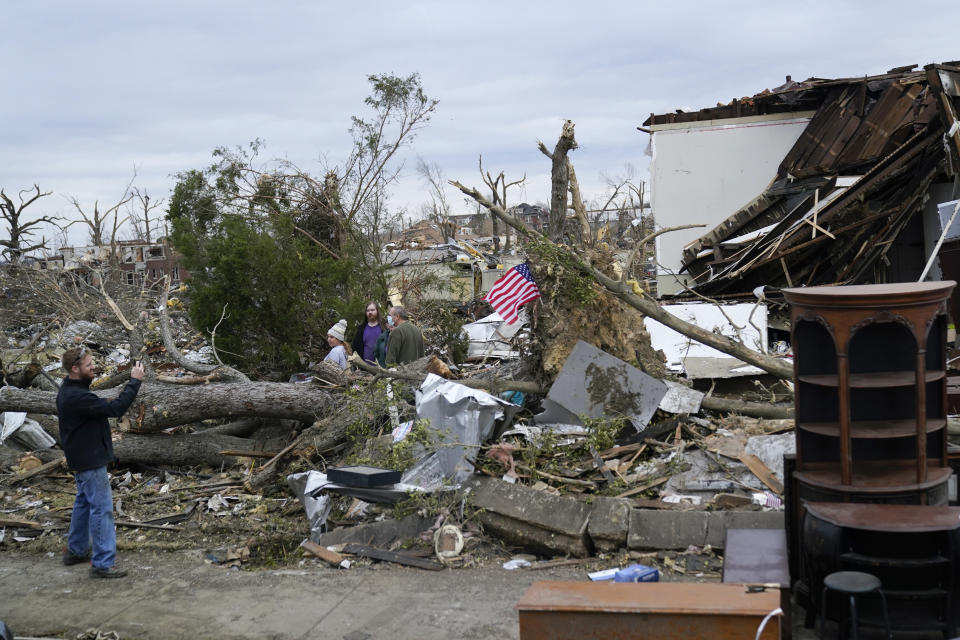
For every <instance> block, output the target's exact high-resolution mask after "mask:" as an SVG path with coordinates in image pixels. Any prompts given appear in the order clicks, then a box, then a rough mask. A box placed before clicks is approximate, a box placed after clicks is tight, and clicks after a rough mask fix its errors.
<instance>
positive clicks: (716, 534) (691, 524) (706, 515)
mask: <svg viewBox="0 0 960 640" xmlns="http://www.w3.org/2000/svg"><path fill="white" fill-rule="evenodd" d="M728 528H729V529H779V528H783V512H782V511H660V510H655V509H634V510H633V511H632V513H631V514H630V532H629V534H628V535H627V546H628V547H629V548H630V549H686V548H687V547H689V546H690V545H695V546H698V547H699V546H703V545H705V544H709V545H711V546H713V547H717V548H723V545H724V544H725V540H726V535H727V529H728Z"/></svg>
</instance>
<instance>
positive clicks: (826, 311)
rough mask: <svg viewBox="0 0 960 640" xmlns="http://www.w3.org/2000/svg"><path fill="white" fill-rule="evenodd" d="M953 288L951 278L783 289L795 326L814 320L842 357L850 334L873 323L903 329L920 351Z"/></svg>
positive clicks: (942, 311) (953, 283)
mask: <svg viewBox="0 0 960 640" xmlns="http://www.w3.org/2000/svg"><path fill="white" fill-rule="evenodd" d="M956 284H957V283H956V282H954V281H953V280H944V281H942V282H899V283H895V284H859V285H851V286H842V287H802V288H792V289H783V290H782V291H783V296H784V298H786V300H787V302H789V303H790V304H791V305H792V307H793V310H792V315H793V320H794V322H797V321H799V320H816V319H819V320H820V321H821V322H822V323H823V324H824V327H825V328H826V329H827V331H828V332H829V333H830V334H832V336H833V338H834V343H835V345H836V349H837V352H838V353H837V355H842V356H845V355H846V351H847V349H848V348H849V342H850V337H851V335H852V334H853V333H856V332H857V331H858V330H859V329H860V328H862V327H863V326H865V325H867V324H871V323H873V322H900V323H903V324H905V325H907V326H908V327H910V330H911V331H912V333H913V334H914V337H915V339H916V342H917V346H918V348H921V349H925V346H926V339H927V332H928V330H929V328H930V325H931V323H932V322H933V320H934V318H935V317H936V316H937V315H939V314H940V313H946V301H947V298H949V297H950V292H951V291H953V288H954V287H955V286H956Z"/></svg>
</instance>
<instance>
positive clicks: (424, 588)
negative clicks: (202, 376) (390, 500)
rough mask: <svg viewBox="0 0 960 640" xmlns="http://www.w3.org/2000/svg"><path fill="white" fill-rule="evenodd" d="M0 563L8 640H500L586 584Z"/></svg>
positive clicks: (302, 570) (524, 575) (314, 568)
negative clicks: (550, 594)
mask: <svg viewBox="0 0 960 640" xmlns="http://www.w3.org/2000/svg"><path fill="white" fill-rule="evenodd" d="M2 553H3V555H2V556H0V557H2V561H0V620H3V621H5V622H6V623H7V625H8V626H9V627H10V628H11V629H12V630H13V631H14V633H15V634H16V635H17V637H54V638H75V637H76V636H77V634H79V633H81V632H83V631H86V630H87V629H90V628H98V629H100V630H101V631H116V632H117V633H119V635H120V637H121V638H122V639H123V640H181V639H182V640H186V639H188V638H189V639H190V640H197V639H203V638H217V639H224V640H226V639H247V638H257V639H258V640H262V639H264V638H269V639H271V640H295V639H300V638H325V639H326V638H334V639H341V638H342V639H343V640H367V639H372V638H391V639H399V640H403V639H406V638H410V639H414V638H415V639H417V640H433V639H437V640H440V639H443V640H447V639H448V638H464V639H471V638H495V639H496V640H510V639H512V638H518V635H519V627H518V624H517V614H516V611H515V610H514V605H515V604H516V602H517V600H519V599H520V596H521V595H522V594H523V592H524V591H526V589H527V588H528V587H529V586H530V585H531V584H532V583H533V582H535V581H537V580H586V575H585V570H584V569H581V568H577V567H565V568H555V569H550V570H545V571H505V570H503V569H501V568H500V567H499V566H495V567H489V568H483V569H457V570H450V571H443V572H434V571H422V570H418V569H409V568H405V567H397V566H393V565H372V566H368V567H359V566H355V567H353V568H351V569H349V570H336V569H331V568H329V567H327V566H326V565H323V564H322V563H319V561H315V560H307V561H305V562H304V563H303V564H302V565H301V566H298V567H294V568H288V569H283V570H260V571H235V570H229V569H225V568H223V567H219V566H215V565H209V564H204V563H203V560H202V556H201V554H200V553H199V552H179V553H165V554H157V553H146V552H144V553H129V552H128V553H122V554H121V559H122V562H123V566H124V567H126V568H127V569H129V570H130V575H129V576H128V577H126V578H124V579H120V580H99V579H92V578H90V577H88V574H87V571H88V566H87V565H78V566H75V567H64V566H63V565H62V564H60V558H59V556H56V557H50V556H49V555H46V554H44V555H18V554H11V553H10V552H2ZM795 619H796V618H795ZM796 631H801V630H799V629H796ZM813 637H815V636H813V635H812V634H811V633H810V632H809V631H806V630H803V631H801V632H800V633H796V634H795V635H794V638H813Z"/></svg>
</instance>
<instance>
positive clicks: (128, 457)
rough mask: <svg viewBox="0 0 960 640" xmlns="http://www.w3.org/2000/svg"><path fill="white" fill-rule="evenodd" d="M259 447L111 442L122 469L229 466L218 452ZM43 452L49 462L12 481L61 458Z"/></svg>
mask: <svg viewBox="0 0 960 640" xmlns="http://www.w3.org/2000/svg"><path fill="white" fill-rule="evenodd" d="M262 447H263V443H260V442H257V441H255V440H249V439H247V438H236V437H233V436H225V435H220V434H194V433H177V434H168V433H150V434H143V433H126V434H124V435H123V438H121V439H120V440H117V441H115V442H114V443H113V453H114V456H115V457H116V459H117V464H119V465H124V466H128V465H147V466H151V467H153V466H157V465H164V466H173V467H196V466H208V467H230V466H233V465H234V464H236V463H237V460H238V458H237V457H235V456H228V455H223V454H222V453H221V452H222V451H226V450H229V449H243V450H245V451H256V450H258V449H262ZM37 453H39V452H34V455H36V454H37ZM44 453H47V454H48V455H46V456H44V458H50V459H51V460H50V461H48V462H47V463H46V464H44V466H43V467H42V468H38V470H35V471H36V472H35V473H30V472H28V473H25V474H21V475H20V476H16V477H14V479H13V481H16V482H19V481H21V480H26V479H28V478H31V477H33V476H35V475H39V474H41V473H43V472H44V471H45V470H47V469H51V468H53V466H54V465H53V463H54V462H55V461H58V460H62V459H63V451H59V450H53V449H46V450H44ZM0 459H2V460H3V461H4V462H5V463H7V464H10V462H9V460H7V459H6V458H4V457H3V456H0ZM41 459H43V458H41ZM13 462H15V460H14V461H13ZM44 468H46V469H44ZM39 469H43V471H41V470H39Z"/></svg>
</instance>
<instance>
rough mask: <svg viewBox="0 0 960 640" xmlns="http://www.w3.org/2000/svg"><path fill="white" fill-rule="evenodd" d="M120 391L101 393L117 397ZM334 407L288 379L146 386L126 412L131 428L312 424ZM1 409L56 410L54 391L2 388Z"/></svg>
mask: <svg viewBox="0 0 960 640" xmlns="http://www.w3.org/2000/svg"><path fill="white" fill-rule="evenodd" d="M118 393H119V389H111V390H109V391H106V392H104V393H103V394H100V395H101V396H102V397H104V398H108V399H109V398H113V397H115V396H116V395H117V394H118ZM333 405H334V401H333V396H331V394H330V393H328V392H326V391H323V390H321V389H317V388H315V387H312V386H311V385H302V384H301V385H294V384H289V383H285V382H234V383H222V384H205V385H201V386H197V387H183V386H174V387H171V386H167V385H157V384H149V383H147V384H144V385H143V386H142V387H141V389H140V393H139V394H137V398H136V400H134V403H133V405H132V406H131V407H130V411H129V412H128V413H129V415H130V416H131V424H132V430H133V431H139V432H148V433H149V432H154V431H162V430H163V429H167V428H170V427H176V426H178V425H181V424H188V423H191V422H198V421H200V420H208V419H210V418H251V417H258V418H289V419H292V420H298V421H300V422H308V423H312V422H314V421H315V420H316V419H317V418H318V417H319V416H321V415H324V414H325V413H327V412H328V411H329V410H330V409H331V408H332V407H333ZM0 411H26V412H27V413H45V414H55V413H56V412H57V407H56V394H54V393H51V392H47V391H31V390H26V389H15V388H11V387H4V388H3V389H0Z"/></svg>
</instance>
